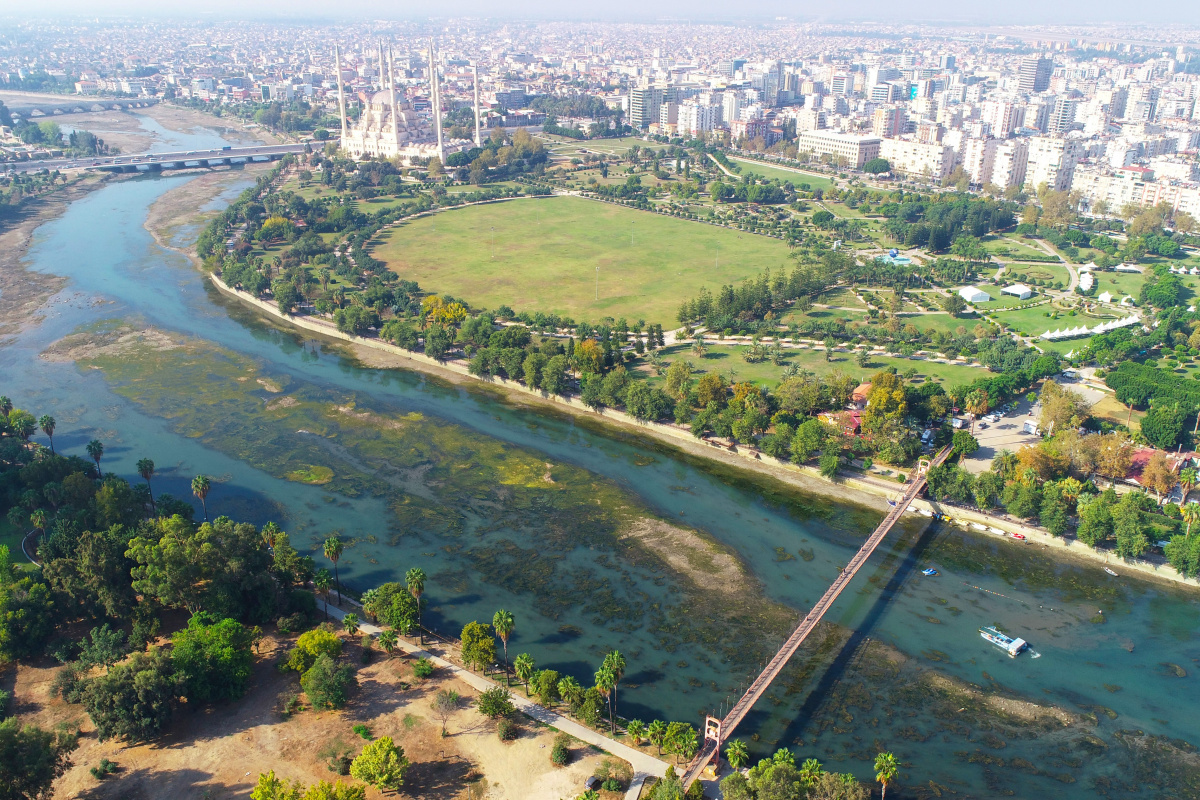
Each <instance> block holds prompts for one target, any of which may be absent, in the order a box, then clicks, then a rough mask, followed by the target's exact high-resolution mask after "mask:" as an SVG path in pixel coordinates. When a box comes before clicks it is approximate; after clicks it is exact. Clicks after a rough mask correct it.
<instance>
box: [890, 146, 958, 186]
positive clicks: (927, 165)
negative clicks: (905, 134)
mask: <svg viewBox="0 0 1200 800" xmlns="http://www.w3.org/2000/svg"><path fill="white" fill-rule="evenodd" d="M879 156H880V157H881V158H886V159H887V160H888V163H889V164H891V166H892V169H893V170H895V171H896V172H903V173H905V174H907V175H911V176H914V177H925V178H929V179H930V180H935V181H940V180H942V179H943V178H945V177H946V176H947V175H949V174H950V173H951V172H953V171H954V148H952V147H949V146H947V145H943V144H923V143H921V142H910V141H908V140H906V139H884V140H883V142H882V143H881V144H880V147H879Z"/></svg>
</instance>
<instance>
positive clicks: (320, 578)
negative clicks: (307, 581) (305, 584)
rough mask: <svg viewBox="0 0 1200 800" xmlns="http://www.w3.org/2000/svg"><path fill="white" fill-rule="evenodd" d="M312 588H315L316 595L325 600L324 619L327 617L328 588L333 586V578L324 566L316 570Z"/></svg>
mask: <svg viewBox="0 0 1200 800" xmlns="http://www.w3.org/2000/svg"><path fill="white" fill-rule="evenodd" d="M313 588H314V589H316V590H317V596H319V597H320V598H321V599H322V600H324V601H325V619H329V590H330V589H332V588H333V578H332V577H331V576H330V574H329V570H327V569H325V568H324V567H321V568H320V569H319V570H317V574H316V575H314V576H313Z"/></svg>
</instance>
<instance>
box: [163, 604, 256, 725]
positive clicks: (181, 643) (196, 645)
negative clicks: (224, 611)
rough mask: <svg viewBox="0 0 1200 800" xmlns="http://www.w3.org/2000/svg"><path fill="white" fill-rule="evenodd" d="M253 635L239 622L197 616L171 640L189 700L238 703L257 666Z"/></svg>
mask: <svg viewBox="0 0 1200 800" xmlns="http://www.w3.org/2000/svg"><path fill="white" fill-rule="evenodd" d="M253 641H254V636H253V634H252V633H251V631H250V629H249V628H246V627H245V626H244V625H242V624H241V623H240V622H238V621H237V620H232V619H223V620H220V621H219V622H216V621H213V619H212V617H211V616H210V615H208V614H196V615H195V616H193V617H192V618H191V619H190V620H188V626H187V628H185V629H183V630H181V631H177V632H176V633H175V635H174V636H173V637H172V638H171V644H172V647H171V660H172V662H173V663H174V665H175V670H176V671H177V672H178V674H179V676H180V678H181V679H182V680H183V683H184V687H185V693H186V695H187V698H188V700H189V701H192V702H200V703H213V702H216V701H218V700H237V699H238V698H239V697H241V696H242V695H243V694H244V693H245V691H246V684H247V683H248V682H249V680H250V674H251V672H252V670H253V666H254V654H253V652H252V651H251V648H252V646H253Z"/></svg>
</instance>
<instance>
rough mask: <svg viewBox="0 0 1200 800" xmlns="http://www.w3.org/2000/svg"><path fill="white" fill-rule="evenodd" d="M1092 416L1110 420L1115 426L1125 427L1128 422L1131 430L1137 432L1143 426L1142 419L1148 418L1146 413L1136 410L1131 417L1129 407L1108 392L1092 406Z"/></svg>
mask: <svg viewBox="0 0 1200 800" xmlns="http://www.w3.org/2000/svg"><path fill="white" fill-rule="evenodd" d="M1092 416H1093V417H1096V418H1097V419H1104V420H1108V421H1109V422H1111V423H1113V424H1114V425H1124V424H1126V422H1127V421H1128V423H1129V427H1130V430H1137V429H1138V427H1140V426H1141V424H1142V417H1144V416H1146V412H1144V411H1139V410H1138V409H1136V408H1135V409H1134V410H1133V415H1132V417H1131V416H1130V413H1129V407H1128V406H1126V405H1125V404H1124V403H1121V402H1119V401H1118V400H1117V398H1116V397H1114V396H1113V395H1111V394H1108V393H1107V392H1106V393H1105V394H1104V396H1103V397H1101V398H1100V400H1099V402H1097V403H1096V404H1095V405H1094V406H1092Z"/></svg>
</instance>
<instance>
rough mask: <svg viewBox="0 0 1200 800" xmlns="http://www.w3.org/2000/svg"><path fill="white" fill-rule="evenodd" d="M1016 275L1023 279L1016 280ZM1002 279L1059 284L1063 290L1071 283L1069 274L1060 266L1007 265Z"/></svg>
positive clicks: (1047, 264) (1048, 264)
mask: <svg viewBox="0 0 1200 800" xmlns="http://www.w3.org/2000/svg"><path fill="white" fill-rule="evenodd" d="M1017 275H1024V276H1025V277H1023V278H1018V277H1016V276H1017ZM1004 277H1006V278H1011V279H1013V280H1019V281H1025V282H1027V281H1050V282H1051V283H1055V282H1059V283H1061V284H1062V286H1063V288H1064V289H1065V288H1067V286H1069V285H1070V283H1071V273H1070V272H1068V271H1067V268H1066V267H1065V266H1063V265H1062V264H1050V263H1045V264H1008V265H1007V266H1006V268H1005V270H1004ZM1031 288H1032V287H1031Z"/></svg>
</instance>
